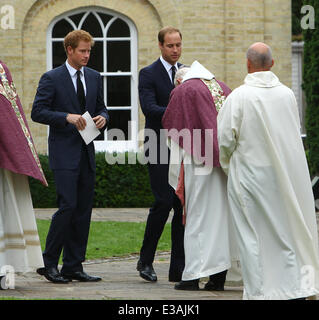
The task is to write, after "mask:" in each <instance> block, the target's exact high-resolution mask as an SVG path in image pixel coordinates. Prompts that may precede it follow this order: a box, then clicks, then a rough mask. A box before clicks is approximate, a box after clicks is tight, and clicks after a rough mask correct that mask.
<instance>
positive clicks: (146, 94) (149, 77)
mask: <svg viewBox="0 0 319 320" xmlns="http://www.w3.org/2000/svg"><path fill="white" fill-rule="evenodd" d="M180 65H181V64H178V66H180ZM173 89H174V85H173V83H172V81H171V79H170V77H169V75H168V73H167V71H166V69H165V67H164V66H163V64H162V62H161V60H160V59H158V60H156V61H155V62H154V63H152V64H151V65H149V66H147V67H145V68H143V69H141V71H140V73H139V86H138V90H139V98H140V105H141V108H142V111H143V114H144V116H145V128H151V129H153V130H155V131H156V132H157V133H158V132H159V130H160V129H162V128H163V127H162V123H161V121H162V117H163V115H164V112H165V110H166V107H167V105H168V102H169V97H170V93H171V91H172V90H173Z"/></svg>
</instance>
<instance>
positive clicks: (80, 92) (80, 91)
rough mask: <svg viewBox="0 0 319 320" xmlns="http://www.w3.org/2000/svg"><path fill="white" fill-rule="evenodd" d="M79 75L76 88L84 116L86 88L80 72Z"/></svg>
mask: <svg viewBox="0 0 319 320" xmlns="http://www.w3.org/2000/svg"><path fill="white" fill-rule="evenodd" d="M76 74H77V79H76V87H77V92H76V94H77V96H78V100H79V104H80V107H81V111H82V114H83V113H84V112H85V104H86V102H85V93H84V87H83V83H82V81H81V71H80V70H78V71H77V72H76Z"/></svg>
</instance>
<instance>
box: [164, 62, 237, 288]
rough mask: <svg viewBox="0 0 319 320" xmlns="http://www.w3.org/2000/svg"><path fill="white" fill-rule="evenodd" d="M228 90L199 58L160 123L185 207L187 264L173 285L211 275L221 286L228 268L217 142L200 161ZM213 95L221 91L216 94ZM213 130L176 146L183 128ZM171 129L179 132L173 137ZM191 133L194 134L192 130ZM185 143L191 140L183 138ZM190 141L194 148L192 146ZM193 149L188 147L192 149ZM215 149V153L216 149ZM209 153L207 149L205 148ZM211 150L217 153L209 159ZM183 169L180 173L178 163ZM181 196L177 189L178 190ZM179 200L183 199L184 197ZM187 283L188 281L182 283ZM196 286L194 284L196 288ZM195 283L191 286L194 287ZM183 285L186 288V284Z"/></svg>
mask: <svg viewBox="0 0 319 320" xmlns="http://www.w3.org/2000/svg"><path fill="white" fill-rule="evenodd" d="M229 93H230V89H229V88H228V87H227V86H226V85H225V84H224V83H222V82H220V81H218V82H217V80H215V78H214V76H213V75H212V74H211V73H210V72H209V71H208V70H207V69H206V68H204V67H203V66H202V65H200V64H199V63H198V62H197V61H195V62H194V63H193V64H192V66H191V69H190V71H188V72H187V73H186V75H185V76H184V79H183V84H181V85H180V86H178V87H176V88H175V89H174V90H173V92H172V94H171V99H170V103H169V104H168V107H167V109H166V112H165V114H164V117H163V120H162V124H163V127H164V128H165V129H167V130H169V131H168V144H169V147H170V154H171V156H170V167H169V183H170V184H171V186H172V187H173V188H174V189H175V190H177V191H178V188H179V187H178V184H179V180H180V178H181V175H183V177H182V179H183V181H184V183H183V191H184V195H185V196H184V198H185V201H184V208H185V212H186V225H185V235H184V248H185V268H184V271H183V274H182V282H181V283H180V284H178V285H177V287H176V286H175V288H176V289H180V288H184V287H183V286H182V284H183V282H184V283H185V282H186V281H189V282H190V281H192V280H193V281H196V280H199V279H200V278H203V277H208V276H210V281H209V283H210V282H211V284H213V285H209V284H206V285H205V289H206V290H214V289H209V287H212V288H213V287H216V286H215V284H216V283H217V282H218V283H222V285H221V286H220V287H221V288H223V285H224V282H225V276H226V272H227V269H229V268H230V267H231V248H230V236H231V235H230V231H229V208H228V202H227V194H226V183H227V179H226V175H225V174H224V172H223V170H222V168H221V167H220V165H219V161H218V146H217V145H216V144H217V143H216V144H215V148H216V150H214V151H213V152H208V153H206V155H207V154H210V155H211V157H209V158H205V161H204V162H205V163H201V164H200V162H201V161H198V156H197V155H198V154H199V153H200V151H201V150H197V151H196V150H195V148H199V149H200V145H201V144H202V146H201V147H202V148H203V147H204V146H203V144H204V143H205V147H206V145H211V146H213V145H214V142H217V134H216V116H217V112H218V109H219V108H218V107H219V106H220V105H222V102H223V101H224V100H225V98H226V96H227V95H228V94H229ZM217 95H222V96H219V97H217ZM194 128H196V129H202V130H203V131H204V130H205V129H209V130H215V134H216V141H213V140H214V139H213V137H212V136H211V137H210V138H209V137H207V136H206V140H205V142H204V141H203V140H202V141H201V140H200V139H199V140H197V141H195V140H196V139H195V138H194V137H193V138H194V140H192V143H191V140H190V139H187V135H186V136H185V139H184V140H183V142H184V144H183V145H182V146H181V145H179V143H178V141H179V138H178V135H179V134H180V135H182V132H185V130H186V129H187V130H188V131H187V132H189V133H190V135H193V133H194V131H193V129H194ZM174 132H175V133H177V136H176V137H175V136H174ZM194 135H195V134H194ZM187 142H189V143H187ZM191 144H192V145H193V149H192V148H191V146H190V145H191ZM190 149H192V150H190ZM216 151H217V152H216ZM205 152H207V150H205ZM213 155H214V156H215V158H213ZM182 166H183V171H182V173H181V167H182ZM177 194H178V195H179V193H178V192H177ZM182 203H183V201H182ZM185 286H186V284H185ZM195 288H196V287H195ZM195 288H192V290H194V289H195ZM183 290H189V289H187V286H186V287H185V289H183Z"/></svg>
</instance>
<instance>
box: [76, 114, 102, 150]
mask: <svg viewBox="0 0 319 320" xmlns="http://www.w3.org/2000/svg"><path fill="white" fill-rule="evenodd" d="M82 117H83V118H84V119H85V121H86V127H85V129H84V130H79V132H80V134H81V136H82V138H83V140H84V142H85V143H86V144H89V143H91V142H92V141H93V140H94V139H95V138H96V137H97V136H98V135H100V134H101V132H100V130H99V129H98V128H97V127H96V125H95V122H94V121H93V119H92V117H91V115H90V113H89V112H88V111H86V112H85V113H84V114H82Z"/></svg>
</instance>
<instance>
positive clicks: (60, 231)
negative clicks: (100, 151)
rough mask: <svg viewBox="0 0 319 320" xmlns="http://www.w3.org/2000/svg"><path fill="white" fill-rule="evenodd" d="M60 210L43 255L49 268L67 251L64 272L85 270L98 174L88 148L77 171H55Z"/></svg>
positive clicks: (52, 222) (50, 230)
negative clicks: (96, 174)
mask: <svg viewBox="0 0 319 320" xmlns="http://www.w3.org/2000/svg"><path fill="white" fill-rule="evenodd" d="M53 173H54V179H55V184H56V192H57V201H58V206H59V210H58V211H57V212H56V213H55V214H54V215H53V217H52V221H51V225H50V229H49V232H48V235H47V239H46V247H45V251H44V252H43V259H44V265H45V266H46V267H51V266H57V265H58V261H59V257H60V255H61V252H62V249H63V267H62V270H61V271H63V272H70V271H82V270H83V268H82V262H83V261H84V260H85V253H86V247H87V241H88V235H89V228H90V221H91V213H92V205H93V198H94V184H95V171H94V170H93V169H92V168H91V166H90V163H89V158H88V154H87V150H86V148H85V147H84V146H83V147H82V155H81V161H80V165H79V168H78V169H75V170H53Z"/></svg>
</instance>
